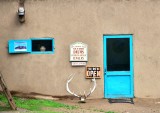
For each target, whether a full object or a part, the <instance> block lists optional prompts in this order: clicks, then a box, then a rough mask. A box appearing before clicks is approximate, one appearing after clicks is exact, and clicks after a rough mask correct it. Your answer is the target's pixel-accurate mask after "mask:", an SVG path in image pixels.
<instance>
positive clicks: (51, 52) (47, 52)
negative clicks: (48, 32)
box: [31, 38, 55, 54]
mask: <svg viewBox="0 0 160 113" xmlns="http://www.w3.org/2000/svg"><path fill="white" fill-rule="evenodd" d="M33 40H52V51H38V52H37V51H32V41H33ZM54 52H55V43H54V38H31V54H54Z"/></svg>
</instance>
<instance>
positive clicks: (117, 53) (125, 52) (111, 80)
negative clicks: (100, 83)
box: [103, 35, 134, 98]
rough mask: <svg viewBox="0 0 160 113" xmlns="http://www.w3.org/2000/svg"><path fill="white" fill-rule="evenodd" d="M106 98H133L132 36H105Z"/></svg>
mask: <svg viewBox="0 0 160 113" xmlns="http://www.w3.org/2000/svg"><path fill="white" fill-rule="evenodd" d="M103 46H104V97H105V98H133V97H134V88H133V44H132V35H104V36H103Z"/></svg>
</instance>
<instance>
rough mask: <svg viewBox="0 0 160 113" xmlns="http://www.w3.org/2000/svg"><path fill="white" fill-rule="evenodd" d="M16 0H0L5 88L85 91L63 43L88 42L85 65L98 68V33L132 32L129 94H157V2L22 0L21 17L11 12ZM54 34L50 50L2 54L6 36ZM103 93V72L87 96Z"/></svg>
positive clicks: (100, 56) (100, 60) (81, 75)
mask: <svg viewBox="0 0 160 113" xmlns="http://www.w3.org/2000/svg"><path fill="white" fill-rule="evenodd" d="M17 9H18V0H0V15H1V16H0V70H1V71H2V73H3V74H4V78H5V80H6V82H7V85H8V87H9V89H11V90H15V91H22V92H25V93H29V92H37V93H42V94H49V95H60V96H63V95H70V94H68V93H67V91H66V90H65V83H66V80H67V78H68V76H69V75H70V74H72V73H75V72H77V75H76V77H75V79H74V80H73V81H72V83H71V89H72V90H73V91H74V92H77V93H79V91H81V92H83V90H86V91H89V88H90V86H91V85H92V84H91V83H90V80H88V79H87V80H86V79H85V68H84V67H72V66H71V64H70V62H69V45H70V44H71V43H73V42H76V41H80V42H83V43H86V44H88V53H89V56H88V58H89V60H88V63H87V65H89V66H101V67H102V69H103V39H102V38H103V34H133V40H134V41H133V46H134V47H133V48H134V89H135V91H134V92H135V93H134V94H135V97H142V98H146V97H147V98H160V82H159V80H160V52H159V48H160V39H159V36H160V32H159V31H160V21H159V20H160V11H159V9H160V1H158V0H143V1H142V0H26V2H25V9H26V22H25V23H24V24H20V23H19V21H18V18H17V15H16V11H17ZM30 37H37V38H41V37H54V38H55V54H38V55H37V54H15V55H11V54H8V48H7V46H8V45H7V42H8V40H10V39H28V38H30ZM103 97H104V77H103V74H102V78H101V79H98V80H97V88H96V90H95V92H94V93H93V94H92V95H91V97H90V98H103Z"/></svg>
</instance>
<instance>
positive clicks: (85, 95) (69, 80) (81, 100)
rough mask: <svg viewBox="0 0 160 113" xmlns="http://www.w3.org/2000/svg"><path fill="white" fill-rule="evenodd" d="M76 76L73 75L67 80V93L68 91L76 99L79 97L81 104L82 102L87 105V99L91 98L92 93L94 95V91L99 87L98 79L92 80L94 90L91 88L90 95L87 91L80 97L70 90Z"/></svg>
mask: <svg viewBox="0 0 160 113" xmlns="http://www.w3.org/2000/svg"><path fill="white" fill-rule="evenodd" d="M74 76H75V74H71V75H70V76H69V79H68V80H67V83H66V89H67V91H68V92H69V93H70V94H72V95H74V96H75V97H78V98H79V99H80V102H81V103H85V100H86V98H87V97H88V96H90V95H91V93H93V91H94V90H95V89H96V85H97V84H96V79H95V78H93V79H92V82H94V86H93V88H90V91H89V93H87V94H86V93H85V91H84V94H81V93H80V95H78V94H76V93H74V92H72V91H71V90H70V89H69V83H70V82H71V80H72V79H73V78H74Z"/></svg>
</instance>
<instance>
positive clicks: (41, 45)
mask: <svg viewBox="0 0 160 113" xmlns="http://www.w3.org/2000/svg"><path fill="white" fill-rule="evenodd" d="M52 44H53V40H41V39H38V40H37V39H36V40H32V52H41V51H46V52H49V51H53V45H52Z"/></svg>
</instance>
